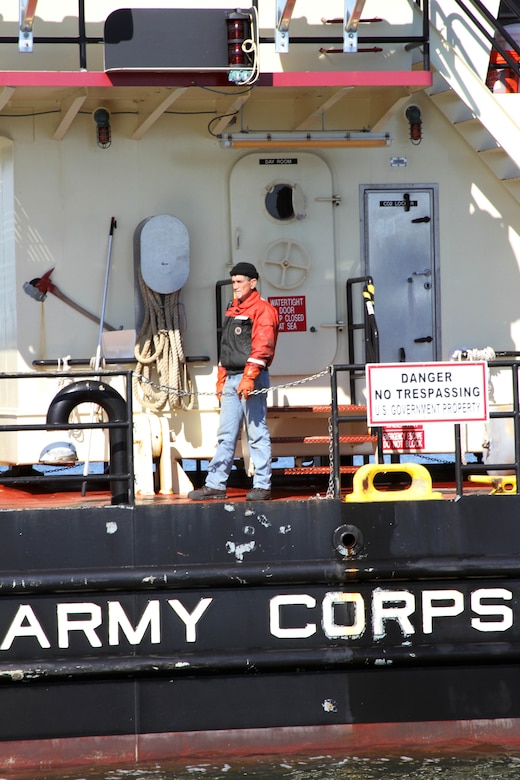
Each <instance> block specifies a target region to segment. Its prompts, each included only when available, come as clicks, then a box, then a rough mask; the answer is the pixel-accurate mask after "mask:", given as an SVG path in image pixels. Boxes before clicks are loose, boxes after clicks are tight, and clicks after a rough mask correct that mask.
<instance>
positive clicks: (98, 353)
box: [81, 217, 117, 496]
mask: <svg viewBox="0 0 520 780" xmlns="http://www.w3.org/2000/svg"><path fill="white" fill-rule="evenodd" d="M116 227H117V222H116V220H115V217H112V219H111V220H110V233H109V236H108V253H107V266H106V270H105V284H104V287H103V303H102V305H101V314H100V317H99V336H98V344H97V349H96V360H95V369H96V370H97V369H99V367H100V365H101V342H102V338H103V323H104V321H105V309H106V304H107V291H108V275H109V272H110V256H111V254H112V238H113V236H114V230H115V229H116ZM93 420H94V404H92V405H91V413H90V421H91V422H93ZM88 433H89V436H88V445H87V457H86V458H85V462H84V464H83V476H84V477H86V476H87V475H88V470H89V464H90V447H91V444H92V428H89V432H88ZM86 492H87V483H86V482H83V484H82V486H81V495H82V496H84V495H85V494H86Z"/></svg>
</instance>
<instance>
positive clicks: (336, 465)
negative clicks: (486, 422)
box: [329, 359, 520, 498]
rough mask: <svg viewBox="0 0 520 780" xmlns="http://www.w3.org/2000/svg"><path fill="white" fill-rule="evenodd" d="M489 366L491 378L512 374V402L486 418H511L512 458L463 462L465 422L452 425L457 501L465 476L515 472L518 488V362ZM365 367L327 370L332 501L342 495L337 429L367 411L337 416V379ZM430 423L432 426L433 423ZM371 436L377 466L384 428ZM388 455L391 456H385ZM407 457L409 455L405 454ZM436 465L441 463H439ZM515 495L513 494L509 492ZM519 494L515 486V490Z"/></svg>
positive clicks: (376, 429)
mask: <svg viewBox="0 0 520 780" xmlns="http://www.w3.org/2000/svg"><path fill="white" fill-rule="evenodd" d="M488 367H489V370H490V374H491V375H492V372H493V370H495V369H506V370H509V371H510V372H511V394H510V397H511V400H510V401H508V402H507V403H504V404H502V403H501V404H500V406H506V407H507V408H506V409H505V410H504V409H502V410H501V411H490V412H489V419H490V420H499V419H512V420H513V424H514V436H513V445H514V448H513V453H514V456H513V459H512V460H511V461H508V462H505V463H500V462H493V461H492V460H491V459H488V460H487V462H483V461H481V462H474V463H466V462H465V459H464V457H463V446H462V435H461V428H462V425H465V423H462V424H461V423H456V424H454V442H455V446H454V449H453V451H452V452H451V453H450V452H449V450H447V451H446V452H445V453H443V454H445V455H447V454H451V455H452V456H453V465H454V473H455V495H456V497H457V498H461V497H462V496H463V495H464V491H465V485H464V477H465V476H466V475H469V474H472V475H478V474H483V475H488V474H489V473H490V472H493V474H494V475H496V477H497V479H499V478H500V472H502V473H503V474H504V475H505V474H511V472H514V475H515V478H516V484H517V486H518V485H520V398H519V388H520V382H519V378H518V372H519V370H520V361H518V360H511V359H509V360H506V359H504V360H492V361H489V363H488ZM364 368H365V367H364V366H363V365H359V364H348V365H332V366H330V367H329V370H330V382H331V426H332V434H331V435H332V442H331V452H332V463H331V464H330V467H331V471H332V479H333V485H334V490H333V492H334V498H339V497H340V493H341V481H340V427H341V424H342V423H349V422H350V423H351V422H352V421H353V420H364V421H365V422H366V421H367V416H366V412H365V411H363V407H360V413H359V415H358V416H352V414H349V415H348V416H344V415H341V414H340V411H339V408H340V404H339V401H338V376H339V375H340V374H344V373H348V374H349V376H352V375H353V374H354V375H356V376H358V377H359V376H360V375H361V374H362V372H363V371H364ZM432 424H433V423H432ZM467 424H468V425H471V423H467ZM372 433H373V434H374V435H375V436H377V450H376V453H375V456H374V457H375V459H376V460H377V462H378V463H384V453H383V428H381V427H378V428H373V429H372ZM388 454H389V455H391V453H388ZM407 454H408V453H407ZM412 454H417V455H419V456H420V455H422V453H420V452H419V453H416V452H414V453H412ZM424 454H428V453H424ZM429 460H430V461H431V457H429ZM439 462H441V461H440V460H439ZM510 492H514V491H510ZM516 492H518V487H517V491H516Z"/></svg>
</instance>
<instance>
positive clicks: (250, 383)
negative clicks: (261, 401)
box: [237, 363, 260, 401]
mask: <svg viewBox="0 0 520 780" xmlns="http://www.w3.org/2000/svg"><path fill="white" fill-rule="evenodd" d="M259 373H260V366H257V365H256V363H246V367H245V368H244V374H243V376H242V379H241V380H240V383H239V385H238V387H237V393H238V395H239V396H240V397H241V398H245V399H246V401H247V399H248V397H249V393H252V392H253V390H254V389H255V379H256V377H257V376H258V374H259Z"/></svg>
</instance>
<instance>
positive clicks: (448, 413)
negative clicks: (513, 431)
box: [366, 361, 488, 426]
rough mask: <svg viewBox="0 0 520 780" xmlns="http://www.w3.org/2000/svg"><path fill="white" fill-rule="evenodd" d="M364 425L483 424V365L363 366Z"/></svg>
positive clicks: (485, 384)
mask: <svg viewBox="0 0 520 780" xmlns="http://www.w3.org/2000/svg"><path fill="white" fill-rule="evenodd" d="M366 370H367V391H368V403H367V421H368V425H371V426H375V425H391V424H392V423H403V422H408V423H426V422H453V423H463V422H480V421H483V422H485V421H486V420H487V419H488V382H487V363H486V362H485V361H472V362H470V361H468V362H460V363H458V362H451V363H370V364H367V367H366Z"/></svg>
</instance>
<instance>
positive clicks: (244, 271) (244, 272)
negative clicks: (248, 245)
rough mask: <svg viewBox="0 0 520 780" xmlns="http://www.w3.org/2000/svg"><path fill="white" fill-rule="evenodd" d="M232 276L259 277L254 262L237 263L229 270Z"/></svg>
mask: <svg viewBox="0 0 520 780" xmlns="http://www.w3.org/2000/svg"><path fill="white" fill-rule="evenodd" d="M229 275H230V276H247V277H249V279H258V271H257V270H256V268H255V267H254V265H253V264H252V263H237V264H236V265H235V266H234V267H233V268H232V269H231V271H230V272H229Z"/></svg>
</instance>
